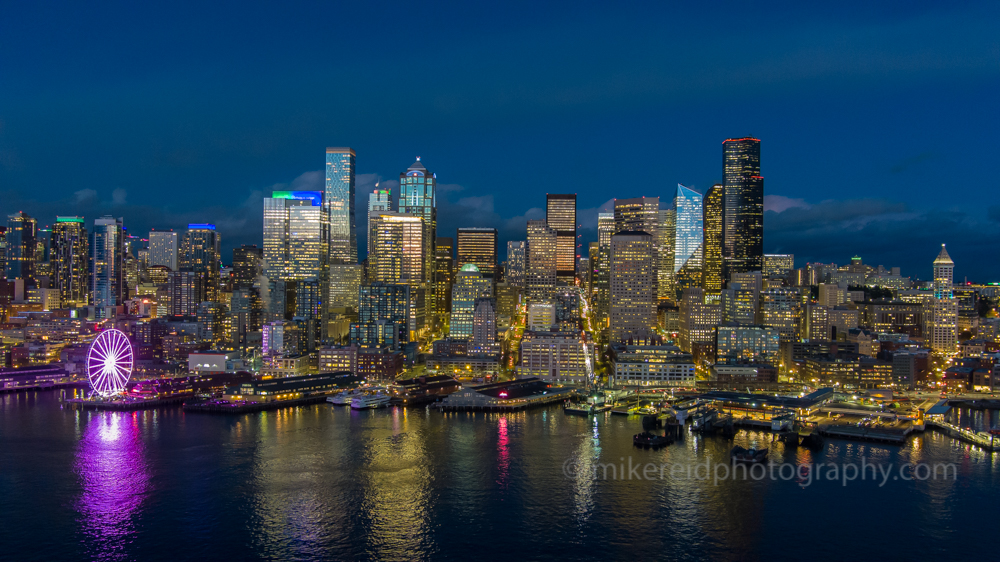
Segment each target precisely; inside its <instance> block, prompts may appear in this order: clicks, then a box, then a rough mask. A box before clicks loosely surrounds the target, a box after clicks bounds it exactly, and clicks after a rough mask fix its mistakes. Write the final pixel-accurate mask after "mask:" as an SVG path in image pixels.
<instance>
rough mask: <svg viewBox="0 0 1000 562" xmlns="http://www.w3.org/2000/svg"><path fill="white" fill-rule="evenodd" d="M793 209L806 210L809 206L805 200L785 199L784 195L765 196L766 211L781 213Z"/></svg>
mask: <svg viewBox="0 0 1000 562" xmlns="http://www.w3.org/2000/svg"><path fill="white" fill-rule="evenodd" d="M793 207H802V208H805V209H808V208H809V204H808V203H806V201H805V199H792V198H791V197H785V196H784V195H765V196H764V211H765V212H767V211H774V212H776V213H780V212H782V211H785V210H787V209H791V208H793Z"/></svg>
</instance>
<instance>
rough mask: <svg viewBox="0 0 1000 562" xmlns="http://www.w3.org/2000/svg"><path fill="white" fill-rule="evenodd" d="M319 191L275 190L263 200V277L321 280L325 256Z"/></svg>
mask: <svg viewBox="0 0 1000 562" xmlns="http://www.w3.org/2000/svg"><path fill="white" fill-rule="evenodd" d="M326 222H327V221H326V213H325V212H324V205H323V192H322V191H275V192H273V193H272V194H271V197H267V198H265V199H264V275H265V276H266V277H267V278H268V279H270V280H272V281H274V280H291V279H308V278H311V277H323V276H324V273H325V265H326V257H327V255H328V248H327V240H326V238H325V233H326V228H325V226H326Z"/></svg>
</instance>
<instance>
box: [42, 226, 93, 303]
mask: <svg viewBox="0 0 1000 562" xmlns="http://www.w3.org/2000/svg"><path fill="white" fill-rule="evenodd" d="M51 262H52V274H53V275H52V276H53V286H54V287H55V288H56V289H59V298H60V300H61V301H62V305H63V306H66V307H72V306H86V305H87V303H88V302H89V300H88V298H87V296H88V294H89V293H90V287H89V286H88V283H87V281H88V279H87V277H88V275H89V274H90V249H89V240H88V239H87V226H86V224H85V223H84V219H83V217H56V224H55V225H54V226H53V227H52V250H51Z"/></svg>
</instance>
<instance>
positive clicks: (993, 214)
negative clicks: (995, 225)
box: [986, 205, 1000, 222]
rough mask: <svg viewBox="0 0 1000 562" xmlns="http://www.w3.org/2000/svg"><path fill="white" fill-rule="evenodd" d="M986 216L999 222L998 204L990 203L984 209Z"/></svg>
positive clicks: (999, 206) (999, 210) (999, 211)
mask: <svg viewBox="0 0 1000 562" xmlns="http://www.w3.org/2000/svg"><path fill="white" fill-rule="evenodd" d="M986 216H987V217H988V218H989V220H991V221H993V222H1000V205H990V207H989V208H988V209H986Z"/></svg>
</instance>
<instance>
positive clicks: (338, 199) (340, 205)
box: [264, 148, 358, 264]
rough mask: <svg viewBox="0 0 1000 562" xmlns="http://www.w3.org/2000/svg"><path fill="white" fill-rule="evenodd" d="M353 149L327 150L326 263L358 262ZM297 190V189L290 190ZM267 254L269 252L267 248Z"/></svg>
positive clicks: (325, 203) (322, 199)
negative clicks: (327, 253)
mask: <svg viewBox="0 0 1000 562" xmlns="http://www.w3.org/2000/svg"><path fill="white" fill-rule="evenodd" d="M354 160H355V155H354V150H352V149H350V148H327V149H326V189H325V190H324V191H323V194H322V198H321V199H320V201H321V202H322V205H323V209H324V211H325V214H324V218H325V220H327V221H329V222H328V224H324V225H323V229H324V231H325V232H324V235H323V236H322V238H323V239H324V240H325V241H326V244H328V252H329V255H328V257H327V259H324V260H322V261H323V263H324V264H327V263H358V231H357V226H356V223H355V218H354ZM290 193H296V192H290ZM264 253H265V254H266V253H267V249H266V247H265V250H264Z"/></svg>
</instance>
